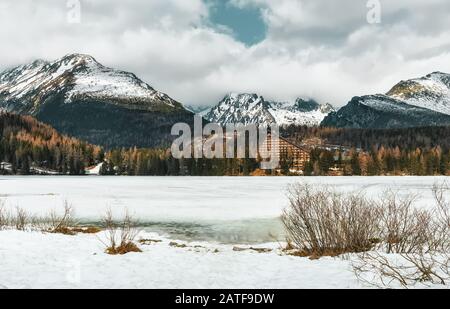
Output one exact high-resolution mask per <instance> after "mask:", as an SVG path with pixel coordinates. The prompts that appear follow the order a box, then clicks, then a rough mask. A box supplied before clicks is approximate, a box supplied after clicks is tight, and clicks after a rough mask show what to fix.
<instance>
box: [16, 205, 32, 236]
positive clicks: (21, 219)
mask: <svg viewBox="0 0 450 309" xmlns="http://www.w3.org/2000/svg"><path fill="white" fill-rule="evenodd" d="M12 219H13V225H14V227H15V229H16V230H18V231H25V230H26V228H27V227H28V226H29V223H30V222H31V217H30V216H29V215H28V213H27V212H26V211H25V210H24V209H22V208H20V207H19V206H17V207H16V213H15V216H14V217H13V218H12Z"/></svg>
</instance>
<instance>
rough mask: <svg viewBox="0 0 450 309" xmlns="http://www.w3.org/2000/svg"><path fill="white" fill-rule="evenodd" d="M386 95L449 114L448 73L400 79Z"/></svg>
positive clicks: (449, 82) (449, 79) (449, 83)
mask: <svg viewBox="0 0 450 309" xmlns="http://www.w3.org/2000/svg"><path fill="white" fill-rule="evenodd" d="M386 95H387V96H389V97H392V98H394V99H397V100H401V101H404V102H405V103H407V104H410V105H413V106H417V107H423V108H427V109H430V110H433V111H436V112H439V113H443V114H448V115H450V75H449V74H446V73H443V72H433V73H430V74H428V75H426V76H423V77H419V78H414V79H409V80H404V81H401V82H399V83H398V84H397V85H395V86H394V87H393V88H392V89H391V90H389V92H388V93H387V94H386Z"/></svg>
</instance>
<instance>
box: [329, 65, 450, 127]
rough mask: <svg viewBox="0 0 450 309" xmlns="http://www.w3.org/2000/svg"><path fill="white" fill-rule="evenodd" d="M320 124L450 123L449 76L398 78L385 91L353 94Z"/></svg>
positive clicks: (410, 125) (395, 124) (362, 125)
mask: <svg viewBox="0 0 450 309" xmlns="http://www.w3.org/2000/svg"><path fill="white" fill-rule="evenodd" d="M322 125H323V126H336V127H353V128H401V127H418V126H435V125H450V75H449V74H445V73H440V72H435V73H431V74H429V75H427V76H425V77H421V78H417V79H411V80H407V81H401V82H400V83H398V84H397V85H395V86H394V87H393V88H392V89H391V90H390V91H389V92H388V93H387V94H378V95H367V96H362V97H354V98H353V99H352V100H351V101H350V102H349V103H348V104H347V105H346V106H344V107H342V108H341V109H340V110H339V111H337V112H333V113H331V114H330V115H328V116H327V117H326V118H325V119H324V121H323V122H322Z"/></svg>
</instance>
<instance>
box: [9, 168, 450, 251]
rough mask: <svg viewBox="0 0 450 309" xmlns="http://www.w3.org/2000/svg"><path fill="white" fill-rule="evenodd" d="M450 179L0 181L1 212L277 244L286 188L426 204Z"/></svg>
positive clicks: (196, 237)
mask: <svg viewBox="0 0 450 309" xmlns="http://www.w3.org/2000/svg"><path fill="white" fill-rule="evenodd" d="M449 179H450V177H54V176H47V177H38V176H36V177H35V176H24V177H20V176H17V177H6V176H2V177H0V199H1V200H4V201H5V203H6V205H7V207H16V206H19V207H21V208H24V209H26V210H27V211H29V212H30V213H33V214H46V213H48V212H49V211H51V210H54V209H61V208H62V205H63V202H64V201H65V200H67V201H68V202H69V203H71V204H72V205H73V207H74V209H75V212H76V216H77V218H80V220H81V221H82V222H83V223H92V222H99V221H100V220H101V218H102V216H103V215H104V213H105V211H106V210H107V209H109V208H111V209H112V210H113V212H114V213H115V214H116V215H120V214H122V213H123V212H124V210H125V209H128V210H129V211H130V213H131V214H133V215H134V217H135V218H137V219H138V220H139V222H140V224H141V225H142V227H143V228H145V229H146V230H149V231H154V232H158V233H161V234H164V235H167V236H169V237H172V238H177V239H188V240H206V241H216V242H222V243H261V242H273V241H276V240H280V239H281V238H282V237H283V234H282V230H283V229H282V225H281V222H280V220H279V218H280V215H281V212H282V210H283V208H285V207H286V206H287V204H288V200H287V197H286V193H287V189H288V187H289V186H290V185H292V184H295V183H298V182H306V183H309V184H311V185H312V186H333V187H335V188H336V189H337V190H341V191H360V190H364V191H365V192H366V193H367V194H368V195H369V196H371V197H379V196H381V195H382V194H383V192H385V191H386V190H387V189H392V190H395V191H398V192H399V193H400V194H402V195H410V194H417V195H419V196H420V197H419V200H418V205H421V206H425V207H426V206H428V205H430V203H431V202H432V193H431V188H432V187H433V185H434V184H436V183H443V182H445V181H447V182H449Z"/></svg>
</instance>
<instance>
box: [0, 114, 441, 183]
mask: <svg viewBox="0 0 450 309" xmlns="http://www.w3.org/2000/svg"><path fill="white" fill-rule="evenodd" d="M282 136H283V137H284V138H286V139H289V140H290V141H292V142H294V143H295V144H297V145H303V146H305V142H306V141H309V140H313V141H317V140H318V141H320V143H318V142H315V144H314V143H312V144H311V143H309V144H308V143H306V147H309V151H310V156H311V160H310V162H308V163H307V164H306V166H305V169H304V171H303V172H304V175H307V176H312V175H315V176H319V175H363V176H372V175H449V174H450V139H449V138H448V137H449V136H450V127H427V128H408V129H392V130H374V129H335V128H320V127H313V128H311V127H304V126H301V127H298V126H290V127H287V128H284V129H283V130H282ZM0 137H1V140H0V161H1V162H3V163H2V166H1V167H0V174H2V173H3V174H22V175H27V174H35V173H40V172H42V171H44V172H45V171H47V170H48V171H53V172H55V173H58V174H63V175H83V174H84V173H85V169H86V168H87V167H90V166H94V165H96V164H99V163H101V162H104V164H103V166H102V168H101V170H100V173H101V174H103V175H130V176H140V175H142V176H144V175H159V176H189V175H191V176H222V175H230V176H236V175H243V176H246V175H277V174H281V175H289V174H290V173H291V172H290V169H289V164H288V162H289V158H285V159H284V160H283V159H282V162H281V168H280V170H279V171H278V172H275V171H260V170H259V169H258V168H259V164H258V162H257V160H255V159H212V160H208V159H182V160H177V159H174V158H173V157H172V155H171V153H170V151H169V150H168V149H140V148H136V147H133V148H121V149H110V150H105V149H104V148H102V147H100V146H96V145H91V144H88V143H86V142H83V141H80V140H78V139H75V138H72V137H68V136H65V135H62V134H59V133H58V132H57V131H56V130H54V129H53V128H52V127H50V126H48V125H45V124H43V123H40V122H38V121H37V120H35V119H34V118H32V117H30V116H19V115H15V114H10V113H1V114H0ZM331 146H332V147H331ZM6 164H7V165H8V166H9V169H8V170H6V169H5V165H6Z"/></svg>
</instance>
